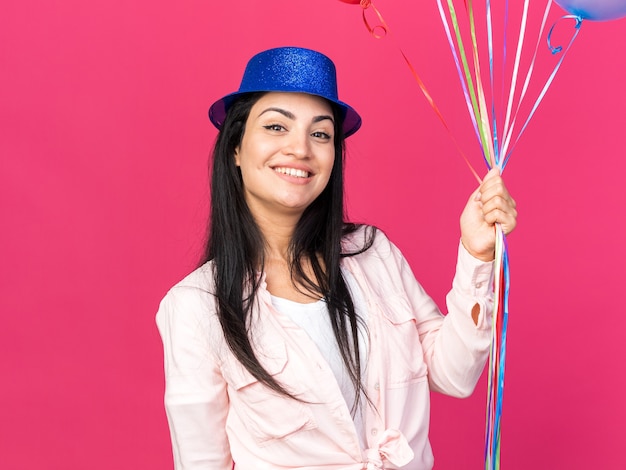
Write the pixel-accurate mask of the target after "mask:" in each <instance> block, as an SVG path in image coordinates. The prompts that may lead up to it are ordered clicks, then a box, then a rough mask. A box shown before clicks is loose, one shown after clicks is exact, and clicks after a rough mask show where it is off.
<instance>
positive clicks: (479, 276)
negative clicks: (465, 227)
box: [393, 243, 493, 397]
mask: <svg viewBox="0 0 626 470" xmlns="http://www.w3.org/2000/svg"><path fill="white" fill-rule="evenodd" d="M393 252H394V258H395V261H396V262H397V263H398V265H399V267H400V272H401V277H402V285H403V286H404V289H405V292H406V293H407V295H408V297H409V302H410V303H411V305H412V309H413V312H414V315H415V318H416V326H417V329H418V333H419V336H420V342H421V344H422V348H423V352H424V360H425V362H426V365H427V367H428V378H429V382H430V386H431V389H433V390H435V391H438V392H441V393H445V394H447V395H452V396H455V397H467V396H469V395H471V393H472V392H473V391H474V388H475V386H476V383H477V382H478V379H479V378H480V375H481V373H482V371H483V369H484V366H485V362H486V360H487V357H488V355H489V345H490V340H491V325H492V321H491V318H492V313H493V262H488V263H485V262H483V261H480V260H478V259H476V258H474V257H473V256H472V255H470V254H469V253H468V252H467V250H465V248H464V247H463V245H462V244H460V243H459V249H458V257H457V265H456V273H455V276H454V280H453V282H452V289H451V291H450V292H449V293H448V295H447V297H446V306H447V310H448V312H447V315H445V316H442V314H441V312H440V310H439V308H438V307H437V305H436V304H435V302H434V301H433V300H432V299H431V298H430V297H429V296H428V295H427V294H426V292H425V291H424V289H423V288H422V286H421V285H420V284H419V283H418V282H417V280H416V279H415V276H414V275H413V272H412V271H411V269H410V267H409V265H408V262H407V261H406V259H405V258H404V257H403V256H402V254H401V253H400V251H399V250H398V249H397V248H395V247H394V250H393ZM475 306H477V308H479V314H478V322H477V323H474V320H473V319H472V310H473V309H474V308H475Z"/></svg>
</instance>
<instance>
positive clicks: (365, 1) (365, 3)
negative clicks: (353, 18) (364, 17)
mask: <svg viewBox="0 0 626 470" xmlns="http://www.w3.org/2000/svg"><path fill="white" fill-rule="evenodd" d="M371 4H372V0H361V8H363V9H364V10H367V9H368V8H369V7H370V5H371Z"/></svg>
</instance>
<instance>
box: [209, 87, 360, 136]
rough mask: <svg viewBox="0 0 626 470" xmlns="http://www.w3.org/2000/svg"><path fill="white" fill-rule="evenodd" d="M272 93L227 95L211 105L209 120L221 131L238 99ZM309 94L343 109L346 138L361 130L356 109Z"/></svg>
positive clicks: (249, 91)
mask: <svg viewBox="0 0 626 470" xmlns="http://www.w3.org/2000/svg"><path fill="white" fill-rule="evenodd" d="M271 91H272V90H258V91H251V90H246V91H245V92H239V91H237V92H235V93H231V94H229V95H226V96H224V97H223V98H222V99H220V100H217V101H216V102H215V103H213V104H212V105H211V107H210V108H209V119H210V120H211V122H212V123H213V125H214V126H215V127H217V128H218V129H219V130H221V129H222V126H223V125H224V120H225V119H226V113H227V112H228V109H229V108H230V106H231V105H232V104H233V102H234V101H235V100H236V99H237V98H239V97H241V96H244V95H248V94H251V93H258V92H271ZM276 91H277V92H281V93H284V92H285V91H287V92H289V91H288V90H284V89H283V90H276ZM293 93H302V91H299V90H295V91H293ZM307 94H309V95H313V96H320V97H321V98H324V99H325V100H327V101H329V102H331V103H334V104H336V105H337V106H339V109H341V111H342V114H343V115H342V118H343V135H344V137H349V136H351V135H352V134H354V133H355V132H356V131H358V130H359V128H360V127H361V123H362V120H361V116H359V113H357V112H356V111H355V110H354V108H352V107H351V106H349V105H348V104H346V103H344V102H343V101H339V100H329V99H328V98H327V97H325V96H321V95H316V94H313V93H307Z"/></svg>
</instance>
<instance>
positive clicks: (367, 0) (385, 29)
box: [342, 0, 482, 183]
mask: <svg viewBox="0 0 626 470" xmlns="http://www.w3.org/2000/svg"><path fill="white" fill-rule="evenodd" d="M342 1H346V0H342ZM348 3H356V1H349V2H348ZM359 5H360V6H361V8H362V9H363V11H362V15H363V23H365V28H366V29H367V31H368V32H369V33H370V34H371V35H372V36H373V37H374V38H376V39H382V38H383V37H385V36H387V34H388V33H389V32H390V28H389V26H388V25H387V22H386V21H385V19H384V18H383V15H382V14H381V13H380V11H378V9H377V8H376V7H375V6H374V4H373V3H372V0H361V1H360V2H359ZM370 8H371V10H372V11H373V12H374V14H375V15H376V17H377V18H378V21H379V24H378V25H376V26H372V25H371V24H370V22H369V21H368V20H367V16H366V14H365V12H366V11H367V10H368V9H370ZM379 30H380V31H382V33H378V32H377V31H379ZM398 50H399V51H400V54H401V55H402V58H403V59H404V61H405V62H406V65H407V66H408V67H409V70H410V71H411V75H413V78H414V79H415V81H416V82H417V85H418V86H419V87H420V90H421V91H422V94H423V95H424V97H425V98H426V101H428V104H430V107H431V108H432V109H433V111H435V114H436V115H437V117H438V118H439V120H440V121H441V123H442V124H443V127H444V128H445V129H446V131H447V132H448V135H449V137H450V140H452V143H453V144H454V146H455V147H456V149H457V151H458V152H459V154H460V155H461V157H463V159H464V160H465V163H466V164H467V166H468V167H469V169H470V171H471V172H472V174H473V175H474V178H476V181H478V183H481V182H482V180H481V179H480V176H478V173H477V172H476V170H474V167H473V166H472V164H471V163H470V161H469V159H468V158H467V156H466V155H465V152H463V150H462V149H461V146H460V145H459V143H458V142H457V140H456V139H455V137H454V135H453V134H452V131H451V130H450V128H449V127H448V123H447V122H446V120H445V119H444V117H443V114H442V113H441V111H440V110H439V107H438V106H437V105H436V104H435V101H434V100H433V98H432V96H431V94H430V93H429V91H428V90H427V89H426V85H425V84H424V82H423V81H422V79H421V78H420V76H419V75H418V73H417V71H416V69H415V67H413V64H411V61H409V59H408V57H407V55H406V54H405V53H404V51H403V50H402V48H401V47H398Z"/></svg>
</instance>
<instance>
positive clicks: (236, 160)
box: [235, 146, 241, 166]
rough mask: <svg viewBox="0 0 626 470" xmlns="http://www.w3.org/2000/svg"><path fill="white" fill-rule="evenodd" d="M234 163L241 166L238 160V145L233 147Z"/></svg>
mask: <svg viewBox="0 0 626 470" xmlns="http://www.w3.org/2000/svg"><path fill="white" fill-rule="evenodd" d="M235 165H237V166H241V162H240V161H239V146H237V147H235Z"/></svg>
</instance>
